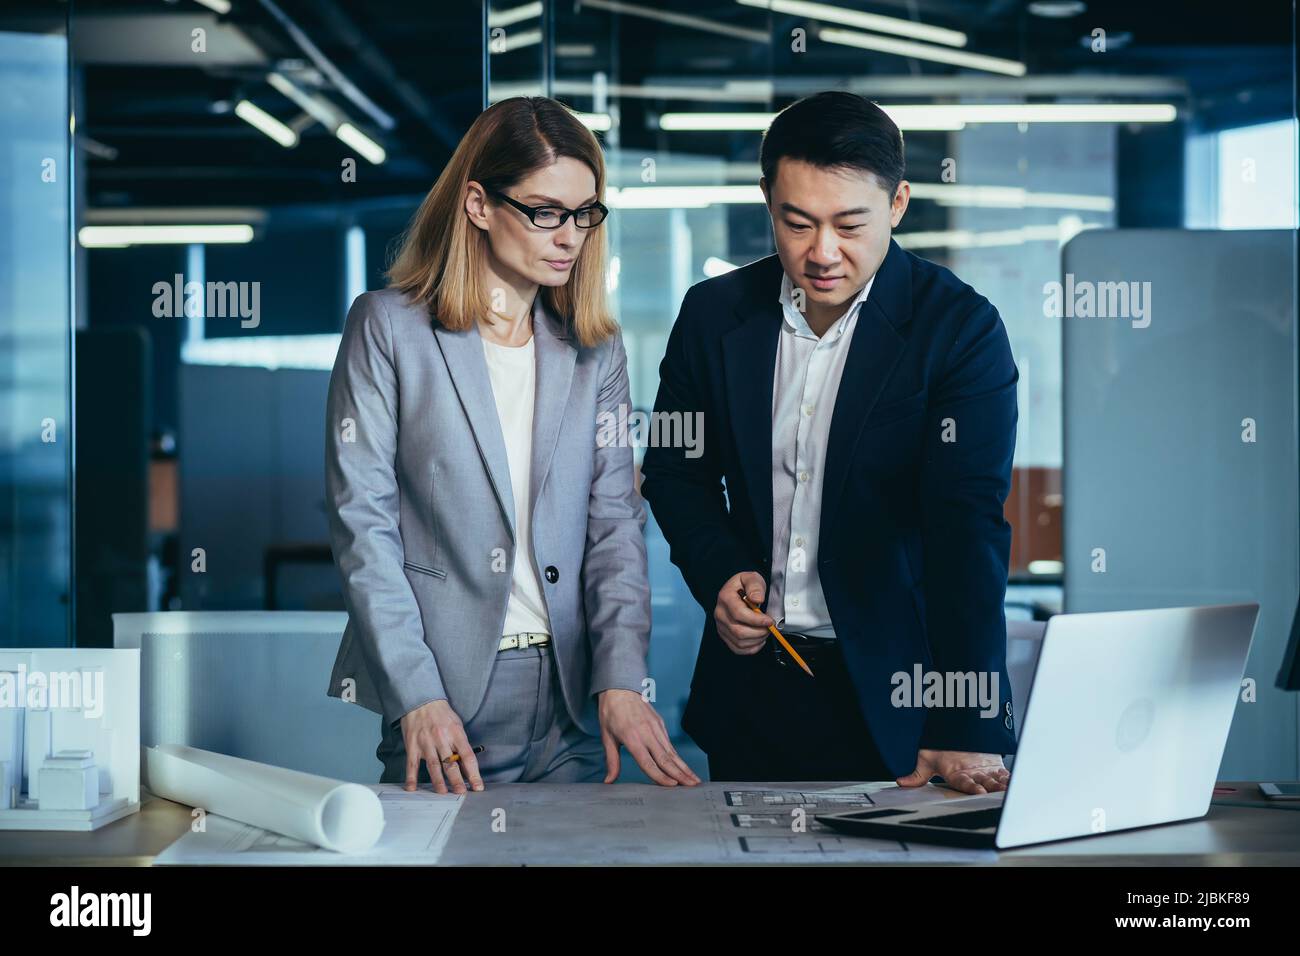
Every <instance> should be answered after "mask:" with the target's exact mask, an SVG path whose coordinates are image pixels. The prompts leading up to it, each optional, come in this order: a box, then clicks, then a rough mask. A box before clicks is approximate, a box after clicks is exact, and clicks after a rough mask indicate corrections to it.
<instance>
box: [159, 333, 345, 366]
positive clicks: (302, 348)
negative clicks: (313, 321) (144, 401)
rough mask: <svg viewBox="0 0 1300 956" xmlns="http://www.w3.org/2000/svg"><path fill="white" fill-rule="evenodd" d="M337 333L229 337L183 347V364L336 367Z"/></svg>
mask: <svg viewBox="0 0 1300 956" xmlns="http://www.w3.org/2000/svg"><path fill="white" fill-rule="evenodd" d="M342 339H343V336H342V335H341V334H340V333H338V332H323V333H320V334H316V335H230V336H223V337H222V338H216V339H199V340H197V341H187V342H182V343H181V361H182V362H184V363H186V364H187V365H252V366H257V367H259V368H312V369H320V370H322V371H324V370H328V369H331V368H333V367H334V358H335V356H336V355H338V351H339V343H340V342H341V341H342Z"/></svg>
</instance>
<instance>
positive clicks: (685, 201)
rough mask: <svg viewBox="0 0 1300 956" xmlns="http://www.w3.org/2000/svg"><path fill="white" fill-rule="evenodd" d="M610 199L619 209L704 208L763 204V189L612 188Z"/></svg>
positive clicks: (694, 187) (607, 193) (611, 203)
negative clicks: (724, 205) (739, 204)
mask: <svg viewBox="0 0 1300 956" xmlns="http://www.w3.org/2000/svg"><path fill="white" fill-rule="evenodd" d="M605 192H606V200H607V201H608V203H609V205H610V206H611V207H612V208H615V209H704V208H706V207H708V206H713V205H719V204H735V203H762V202H763V190H761V189H759V188H758V184H757V183H755V184H753V185H749V186H624V187H623V188H622V189H619V188H615V187H611V188H609V189H607V190H606V191H605Z"/></svg>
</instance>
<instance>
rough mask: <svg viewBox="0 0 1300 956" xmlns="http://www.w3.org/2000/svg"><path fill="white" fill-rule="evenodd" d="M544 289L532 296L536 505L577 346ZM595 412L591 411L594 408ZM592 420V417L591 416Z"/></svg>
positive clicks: (532, 499)
mask: <svg viewBox="0 0 1300 956" xmlns="http://www.w3.org/2000/svg"><path fill="white" fill-rule="evenodd" d="M543 298H544V293H543V290H541V289H538V290H537V297H536V298H535V299H534V300H533V346H534V353H535V355H536V357H537V397H536V399H535V400H534V402H533V454H532V461H531V463H530V474H529V481H530V483H531V485H532V488H531V489H530V490H529V499H528V500H529V507H530V509H531V510H532V511H534V512H535V511H536V509H537V498H538V496H539V495H540V494H541V493H542V487H543V485H545V483H546V475H547V472H548V471H550V467H551V456H552V454H553V453H554V452H555V442H556V438H557V437H558V436H559V433H560V423H561V422H562V421H563V420H564V410H565V408H566V407H567V406H568V404H569V390H570V387H571V385H572V383H573V366H574V364H575V362H576V360H577V357H578V350H577V347H576V345H575V344H574V341H573V339H572V338H571V337H570V335H569V334H568V333H567V332H566V330H565V329H564V328H563V326H562V324H561V322H560V320H559V319H558V318H557V317H556V316H555V315H554V314H553V313H552V312H551V310H550V308H549V307H548V306H547V305H546V304H545V302H544V301H543ZM592 414H593V416H594V414H595V413H594V411H593V413H592ZM592 421H593V422H594V421H595V419H594V417H593V419H592Z"/></svg>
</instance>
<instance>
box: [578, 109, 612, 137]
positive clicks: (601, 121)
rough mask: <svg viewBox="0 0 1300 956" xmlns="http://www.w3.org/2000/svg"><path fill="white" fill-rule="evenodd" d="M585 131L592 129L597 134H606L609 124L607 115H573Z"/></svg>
mask: <svg viewBox="0 0 1300 956" xmlns="http://www.w3.org/2000/svg"><path fill="white" fill-rule="evenodd" d="M573 115H574V116H576V117H577V118H578V119H579V120H580V121H581V122H582V125H583V126H585V127H587V129H594V130H596V131H597V132H602V133H603V132H606V131H607V130H608V129H609V127H610V124H611V122H612V121H611V120H610V116H609V114H608V113H576V112H575V113H574V114H573Z"/></svg>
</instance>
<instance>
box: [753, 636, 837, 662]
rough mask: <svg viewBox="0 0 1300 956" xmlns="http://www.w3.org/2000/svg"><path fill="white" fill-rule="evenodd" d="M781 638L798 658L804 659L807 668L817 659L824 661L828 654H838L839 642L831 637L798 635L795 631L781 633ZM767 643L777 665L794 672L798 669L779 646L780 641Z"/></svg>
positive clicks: (774, 639) (773, 639) (775, 640)
mask: <svg viewBox="0 0 1300 956" xmlns="http://www.w3.org/2000/svg"><path fill="white" fill-rule="evenodd" d="M781 636H782V637H784V638H785V639H786V641H787V642H789V644H790V646H791V647H793V648H794V649H795V650H796V651H797V652H798V653H799V656H800V657H802V658H803V659H804V661H805V662H806V663H807V664H808V666H809V667H811V666H812V662H813V661H814V660H816V659H817V658H822V659H823V660H824V659H825V658H826V657H827V656H828V655H829V654H832V653H839V643H840V642H839V641H838V640H836V639H835V638H833V637H813V636H811V635H809V634H800V633H798V632H797V631H781ZM768 643H769V644H770V645H771V646H772V653H773V656H775V657H776V661H777V663H778V664H784V665H788V666H790V667H793V668H795V669H796V670H797V669H799V665H798V664H796V663H795V662H794V661H793V660H792V659H791V658H790V655H789V654H788V653H787V652H786V649H785V648H784V647H782V646H781V642H780V641H778V640H777V639H776V638H772V639H771V640H770V641H768Z"/></svg>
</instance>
